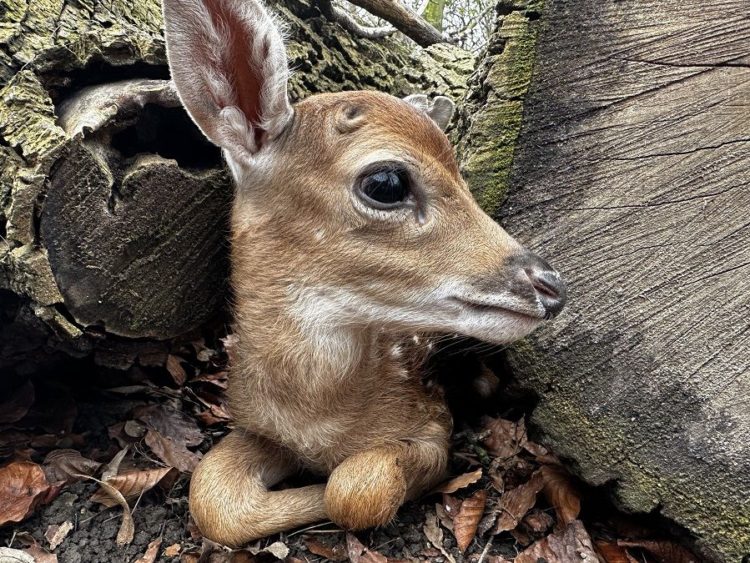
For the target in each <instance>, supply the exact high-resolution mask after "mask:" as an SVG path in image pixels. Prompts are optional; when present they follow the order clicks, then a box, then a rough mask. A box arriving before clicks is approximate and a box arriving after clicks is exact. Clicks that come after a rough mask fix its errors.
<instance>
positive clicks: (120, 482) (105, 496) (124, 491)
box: [91, 467, 174, 507]
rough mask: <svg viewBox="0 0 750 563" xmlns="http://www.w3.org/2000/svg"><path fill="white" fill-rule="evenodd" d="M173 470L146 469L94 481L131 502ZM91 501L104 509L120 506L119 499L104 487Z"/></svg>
mask: <svg viewBox="0 0 750 563" xmlns="http://www.w3.org/2000/svg"><path fill="white" fill-rule="evenodd" d="M173 470H174V469H173V468H172V467H157V468H155V469H146V470H142V471H129V472H128V473H123V474H122V475H115V476H114V477H110V478H109V479H106V480H103V481H99V480H98V479H97V480H96V481H97V483H99V484H101V483H102V482H104V483H105V484H106V485H107V487H111V488H112V489H114V490H116V491H117V492H118V493H119V495H120V496H122V497H123V498H125V499H127V500H132V499H135V498H137V497H139V496H141V495H142V494H143V493H145V492H147V491H150V490H151V489H153V488H154V487H155V486H156V485H158V484H159V482H160V481H161V480H162V479H164V478H165V477H166V476H167V474H168V473H169V472H170V471H173ZM91 500H92V501H93V502H98V503H100V504H103V505H104V506H106V507H111V506H115V505H116V504H121V503H120V500H119V498H118V497H117V496H113V495H112V494H111V493H110V490H109V488H105V487H104V486H102V488H101V489H99V490H98V491H96V493H94V495H93V496H92V497H91Z"/></svg>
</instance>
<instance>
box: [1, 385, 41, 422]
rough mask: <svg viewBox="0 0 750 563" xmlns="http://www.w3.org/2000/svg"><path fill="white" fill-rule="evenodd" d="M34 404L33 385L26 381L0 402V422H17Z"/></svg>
mask: <svg viewBox="0 0 750 563" xmlns="http://www.w3.org/2000/svg"><path fill="white" fill-rule="evenodd" d="M33 404H34V385H33V384H32V383H31V381H26V382H25V383H24V384H23V385H21V386H20V387H19V388H18V389H16V390H15V391H13V392H12V393H11V394H10V396H9V397H8V398H7V399H6V400H4V401H3V402H2V403H0V424H13V423H14V422H18V421H19V420H21V419H22V418H23V417H24V416H26V413H28V412H29V409H30V408H31V405H33Z"/></svg>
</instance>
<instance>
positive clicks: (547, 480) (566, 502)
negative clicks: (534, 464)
mask: <svg viewBox="0 0 750 563" xmlns="http://www.w3.org/2000/svg"><path fill="white" fill-rule="evenodd" d="M539 471H541V474H542V480H543V481H544V488H543V489H542V492H543V493H544V496H545V497H546V499H547V501H548V502H549V503H550V504H551V505H552V506H553V507H554V509H555V514H557V525H558V527H559V528H560V529H563V528H565V527H567V526H568V524H570V523H571V522H572V521H573V520H575V519H577V518H578V514H580V512H581V493H580V492H579V491H578V488H577V487H576V486H575V484H574V483H573V480H572V479H571V478H570V475H568V474H567V473H566V472H565V471H564V470H563V468H562V467H560V466H555V465H543V466H542V467H540V468H539Z"/></svg>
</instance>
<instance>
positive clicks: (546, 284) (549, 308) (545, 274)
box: [523, 253, 567, 318]
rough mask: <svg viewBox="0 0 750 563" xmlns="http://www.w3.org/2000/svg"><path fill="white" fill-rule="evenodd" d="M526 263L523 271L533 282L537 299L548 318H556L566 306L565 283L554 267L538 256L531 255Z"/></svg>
mask: <svg viewBox="0 0 750 563" xmlns="http://www.w3.org/2000/svg"><path fill="white" fill-rule="evenodd" d="M524 262H525V264H524V267H523V271H524V272H526V275H527V276H528V278H529V280H530V281H531V285H532V287H533V288H534V291H535V292H536V297H537V299H539V302H540V303H541V304H542V306H543V307H544V310H545V311H546V312H547V317H548V318H552V317H555V316H556V315H557V314H558V313H559V312H560V311H562V309H563V307H564V306H565V298H566V293H567V290H566V288H565V282H564V281H563V279H562V278H561V277H560V274H558V273H557V272H556V271H555V269H554V268H552V266H550V265H549V264H547V262H545V261H544V260H542V259H541V258H539V256H537V255H536V254H531V253H529V255H528V256H527V257H526V260H525V261H524Z"/></svg>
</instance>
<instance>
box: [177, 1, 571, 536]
mask: <svg viewBox="0 0 750 563" xmlns="http://www.w3.org/2000/svg"><path fill="white" fill-rule="evenodd" d="M164 14H165V22H166V37H167V53H168V58H169V64H170V68H171V72H172V78H173V80H174V83H175V85H176V88H177V91H178V93H179V96H180V98H181V100H182V102H183V104H184V106H185V108H186V109H187V111H188V113H189V114H190V116H191V117H192V119H193V120H194V121H195V123H196V124H197V125H198V127H200V129H201V130H202V131H203V133H204V134H205V135H206V136H207V137H208V138H209V139H210V140H211V141H212V142H213V143H215V144H217V145H218V146H220V147H221V148H222V149H223V153H224V156H225V159H226V161H227V163H228V166H229V169H230V170H231V173H232V175H233V177H234V180H235V183H236V193H235V200H234V204H233V210H232V216H231V239H232V240H231V243H232V251H231V252H232V274H231V276H232V284H233V288H234V295H235V304H234V309H235V332H236V334H237V335H238V337H239V341H238V344H237V352H236V357H237V359H236V361H235V362H234V365H233V366H232V367H231V369H232V373H231V377H230V388H229V399H230V406H231V409H232V412H233V416H234V417H235V422H236V428H235V429H234V430H233V431H232V432H231V433H230V434H229V435H227V436H226V437H225V438H224V439H223V440H222V441H221V442H219V443H218V444H217V445H216V446H214V447H213V448H212V449H211V451H209V452H208V454H207V455H206V456H205V458H204V459H203V460H202V461H201V463H200V464H199V466H198V468H197V469H196V471H195V473H194V475H193V477H192V482H191V486H190V510H191V512H192V514H193V517H194V518H195V521H196V522H197V524H198V526H199V527H200V529H201V530H202V532H203V534H204V535H205V536H206V537H208V538H210V539H212V540H215V541H217V542H221V543H224V544H227V545H241V544H243V543H246V542H248V541H250V540H253V539H256V538H260V537H263V536H267V535H270V534H272V533H275V532H279V531H283V530H288V529H290V528H293V527H297V526H301V525H305V524H310V523H313V522H316V521H320V520H324V519H330V520H332V521H334V522H335V523H337V524H339V525H340V526H342V527H344V528H346V529H355V530H356V529H362V528H368V527H372V526H378V525H384V524H386V523H387V522H389V521H390V520H391V519H392V518H393V516H394V515H395V513H396V511H397V509H398V508H399V506H400V505H401V504H402V503H403V502H404V501H405V500H407V499H411V498H414V497H415V496H418V495H419V494H421V493H423V492H425V491H427V490H429V489H430V488H431V487H433V486H434V485H435V484H436V483H438V482H439V481H440V480H442V479H443V478H444V476H445V475H444V474H445V471H446V465H447V460H448V451H449V440H450V434H451V428H452V420H451V416H450V414H449V412H448V410H447V407H446V406H445V403H444V401H443V399H442V398H441V397H440V395H439V394H438V393H437V392H435V391H431V390H428V389H427V388H425V386H423V385H422V383H421V381H420V377H419V374H415V373H412V372H411V371H412V370H410V369H409V368H408V366H409V365H410V364H409V361H408V358H405V357H404V355H403V350H402V349H401V348H400V346H399V343H400V342H403V340H404V338H405V336H407V335H410V334H414V333H435V332H441V333H460V334H464V335H469V336H473V337H476V338H479V339H482V340H486V341H489V342H493V343H500V344H501V343H507V342H510V341H512V340H515V339H518V338H521V337H523V336H524V335H526V334H528V333H529V332H530V331H531V330H533V329H534V328H535V327H537V326H538V325H539V324H540V323H541V322H542V321H544V320H545V319H548V318H551V317H552V316H554V315H555V314H557V313H558V312H559V311H560V310H561V309H562V307H563V304H564V301H565V285H564V284H563V282H562V280H561V278H560V276H559V275H558V274H557V272H556V271H554V270H553V269H552V268H551V267H550V266H549V265H547V264H546V263H545V262H544V261H543V260H542V259H540V258H539V257H537V256H536V255H534V254H532V253H531V252H529V251H527V250H525V249H524V248H523V247H522V246H521V245H520V244H519V243H517V242H516V241H515V240H514V239H513V238H511V237H510V236H509V235H508V234H507V233H506V232H505V231H503V229H502V228H500V227H499V226H498V225H497V224H496V223H495V222H494V221H493V220H492V219H491V218H490V217H488V216H487V215H486V214H485V213H484V212H482V211H481V209H480V208H479V206H478V205H477V204H476V202H475V201H474V199H473V198H472V196H471V193H470V192H469V190H468V188H467V186H466V184H465V182H464V181H463V180H462V178H461V176H460V174H459V170H458V166H457V164H456V161H455V157H454V154H453V149H452V147H451V145H450V143H449V141H448V138H447V137H446V136H445V134H444V133H443V130H442V129H443V128H444V127H445V126H446V125H447V122H448V120H449V119H450V115H451V113H452V110H453V105H452V102H450V101H449V100H447V98H442V97H439V98H438V99H436V101H435V102H433V103H426V98H425V97H424V96H413V97H410V98H409V99H407V100H401V99H399V98H395V97H392V96H389V95H386V94H382V93H376V92H345V93H339V94H320V95H315V96H311V97H310V98H308V99H306V100H304V101H302V102H300V103H298V104H296V105H295V106H294V107H292V105H291V104H290V101H289V99H288V96H287V78H288V68H287V61H286V55H285V50H284V44H283V40H282V37H281V34H280V32H279V29H278V28H277V26H276V25H275V23H274V20H273V18H272V17H271V16H270V15H269V14H268V12H267V11H266V10H265V8H264V7H263V5H261V4H260V3H259V2H258V1H257V0H164ZM301 469H307V470H310V471H313V472H317V473H320V474H323V475H328V480H327V483H326V484H325V485H311V486H305V487H300V488H293V489H285V490H272V487H273V486H274V485H275V484H276V483H278V482H279V481H281V480H282V479H284V478H286V477H288V476H290V475H291V474H293V473H295V472H298V471H300V470H301Z"/></svg>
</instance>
